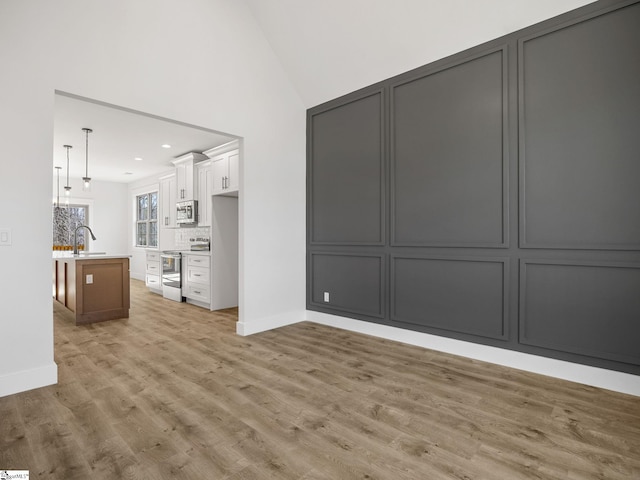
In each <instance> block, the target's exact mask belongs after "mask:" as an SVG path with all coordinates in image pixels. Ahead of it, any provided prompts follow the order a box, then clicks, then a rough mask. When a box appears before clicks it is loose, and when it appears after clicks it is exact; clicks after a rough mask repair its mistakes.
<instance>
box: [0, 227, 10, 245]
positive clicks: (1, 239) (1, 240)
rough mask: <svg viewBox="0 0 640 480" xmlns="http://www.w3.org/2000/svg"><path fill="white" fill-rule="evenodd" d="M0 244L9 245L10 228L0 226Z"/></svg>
mask: <svg viewBox="0 0 640 480" xmlns="http://www.w3.org/2000/svg"><path fill="white" fill-rule="evenodd" d="M0 245H1V246H3V247H8V246H10V245H11V229H10V228H0Z"/></svg>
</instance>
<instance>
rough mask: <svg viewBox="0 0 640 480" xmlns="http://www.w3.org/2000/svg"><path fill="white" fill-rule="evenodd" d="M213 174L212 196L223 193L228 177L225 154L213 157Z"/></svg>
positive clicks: (227, 161)
mask: <svg viewBox="0 0 640 480" xmlns="http://www.w3.org/2000/svg"><path fill="white" fill-rule="evenodd" d="M211 169H212V172H213V194H214V195H218V194H220V193H224V191H225V182H226V178H227V177H228V176H229V160H228V157H227V155H226V154H223V155H218V156H217V157H213V159H212V162H211Z"/></svg>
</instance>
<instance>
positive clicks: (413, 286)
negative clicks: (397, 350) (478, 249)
mask: <svg viewBox="0 0 640 480" xmlns="http://www.w3.org/2000/svg"><path fill="white" fill-rule="evenodd" d="M391 265H392V267H391V272H392V273H391V275H392V281H391V320H393V321H394V322H400V323H408V324H413V325H420V326H424V327H431V328H437V329H442V330H448V331H452V332H458V333H465V334H472V335H480V336H483V337H489V338H493V339H504V338H505V337H506V325H507V313H508V309H507V303H508V278H507V277H508V260H507V259H506V258H499V259H497V258H492V259H488V258H464V257H458V258H456V257H452V258H427V257H414V256H411V257H405V256H392V258H391Z"/></svg>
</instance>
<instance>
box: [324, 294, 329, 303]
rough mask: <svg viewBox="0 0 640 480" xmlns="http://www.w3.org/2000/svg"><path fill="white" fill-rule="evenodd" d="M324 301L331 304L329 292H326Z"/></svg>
mask: <svg viewBox="0 0 640 480" xmlns="http://www.w3.org/2000/svg"><path fill="white" fill-rule="evenodd" d="M324 301H325V302H327V303H328V302H329V292H324Z"/></svg>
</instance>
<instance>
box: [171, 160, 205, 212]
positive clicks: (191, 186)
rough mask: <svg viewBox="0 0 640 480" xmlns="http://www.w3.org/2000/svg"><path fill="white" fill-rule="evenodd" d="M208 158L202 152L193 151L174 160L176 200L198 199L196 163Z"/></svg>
mask: <svg viewBox="0 0 640 480" xmlns="http://www.w3.org/2000/svg"><path fill="white" fill-rule="evenodd" d="M207 159H208V157H207V156H206V155H203V154H202V153H196V152H191V153H187V154H186V155H182V156H181V157H178V158H176V159H175V160H173V164H174V165H175V167H176V202H183V201H185V200H196V198H197V196H198V192H197V183H196V179H195V165H196V163H198V162H201V161H203V160H207Z"/></svg>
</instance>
